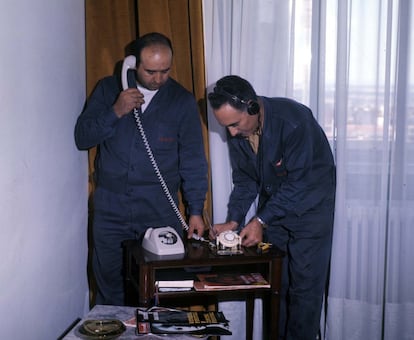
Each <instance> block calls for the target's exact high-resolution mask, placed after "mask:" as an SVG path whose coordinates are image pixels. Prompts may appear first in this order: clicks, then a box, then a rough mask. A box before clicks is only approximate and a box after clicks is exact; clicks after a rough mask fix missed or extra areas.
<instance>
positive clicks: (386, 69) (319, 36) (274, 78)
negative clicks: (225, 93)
mask: <svg viewBox="0 0 414 340" xmlns="http://www.w3.org/2000/svg"><path fill="white" fill-rule="evenodd" d="M203 6H204V7H203V11H204V32H205V51H206V74H207V90H208V92H209V91H210V90H211V88H212V86H213V85H214V83H215V81H216V80H218V79H219V78H220V77H222V76H224V75H227V74H238V75H240V76H242V77H245V78H246V79H248V80H249V81H250V82H251V83H252V84H253V86H254V87H255V88H256V90H257V92H258V94H260V95H265V96H286V97H291V98H294V99H296V100H298V101H301V102H303V103H304V104H307V105H308V106H310V107H311V108H312V110H313V112H314V114H315V116H316V118H317V119H318V121H319V123H320V124H321V126H322V127H323V128H324V130H325V132H326V134H327V136H328V138H329V140H330V142H331V146H332V150H333V153H334V157H335V160H336V164H337V177H338V186H337V201H336V212H335V213H336V219H335V226H334V240H333V251H332V261H331V274H330V283H329V293H328V296H327V298H326V301H325V302H326V305H325V309H324V313H323V315H322V322H321V332H322V337H323V338H325V339H329V340H340V339H347V340H349V339H351V340H352V339H370V340H371V339H374V340H375V339H389V340H394V339H414V264H413V262H414V204H413V203H414V202H413V201H414V67H413V65H412V64H413V63H412V60H414V59H413V58H414V54H413V49H414V23H413V21H414V6H413V4H412V1H411V0H399V1H398V0H363V1H362V0H353V1H352V0H320V1H317V0H313V1H312V0H290V1H289V0H226V1H223V0H204V1H203ZM209 129H210V153H211V167H212V182H213V183H212V190H213V218H214V222H215V223H219V222H223V221H224V220H225V218H226V210H227V209H226V206H227V201H228V197H229V193H230V191H231V188H232V184H231V169H230V165H229V160H228V154H227V146H226V143H225V134H224V131H223V130H222V128H221V127H219V126H218V125H217V122H216V121H215V118H214V117H213V115H212V113H211V112H209ZM253 209H254V208H253ZM226 308H232V306H230V307H229V305H226ZM255 334H256V333H255ZM256 338H257V339H260V337H259V335H257V337H255V339H256Z"/></svg>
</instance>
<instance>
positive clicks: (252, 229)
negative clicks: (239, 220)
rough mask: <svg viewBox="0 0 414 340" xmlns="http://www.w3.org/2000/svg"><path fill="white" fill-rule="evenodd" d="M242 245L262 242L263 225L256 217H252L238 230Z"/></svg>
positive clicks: (246, 245)
mask: <svg viewBox="0 0 414 340" xmlns="http://www.w3.org/2000/svg"><path fill="white" fill-rule="evenodd" d="M240 237H241V239H242V245H243V246H245V247H252V246H255V245H256V244H258V243H259V242H262V240H263V226H262V224H261V223H260V222H259V221H258V220H257V219H256V218H254V219H252V220H251V221H250V222H249V223H248V224H246V226H245V227H244V228H243V229H242V231H241V232H240Z"/></svg>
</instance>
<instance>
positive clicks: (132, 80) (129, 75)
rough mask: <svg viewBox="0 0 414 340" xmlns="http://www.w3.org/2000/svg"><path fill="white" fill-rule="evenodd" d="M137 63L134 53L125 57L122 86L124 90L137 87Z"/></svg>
mask: <svg viewBox="0 0 414 340" xmlns="http://www.w3.org/2000/svg"><path fill="white" fill-rule="evenodd" d="M136 64H137V59H136V58H135V56H133V55H129V56H127V57H126V58H125V59H124V63H123V64H122V70H121V81H122V88H123V89H124V90H126V89H128V88H134V89H135V88H136V87H137V81H136V77H135V72H136V71H135V68H136Z"/></svg>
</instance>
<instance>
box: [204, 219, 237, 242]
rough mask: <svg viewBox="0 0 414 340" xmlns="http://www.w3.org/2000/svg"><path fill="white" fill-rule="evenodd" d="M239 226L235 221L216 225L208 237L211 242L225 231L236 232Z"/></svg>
mask: <svg viewBox="0 0 414 340" xmlns="http://www.w3.org/2000/svg"><path fill="white" fill-rule="evenodd" d="M238 225H239V224H238V223H237V222H235V221H230V222H227V223H219V224H215V225H213V228H212V229H210V232H209V235H208V236H209V237H210V239H211V240H214V239H215V238H216V237H217V235H219V234H221V233H222V232H224V231H227V230H233V231H235V230H236V229H237V226H238Z"/></svg>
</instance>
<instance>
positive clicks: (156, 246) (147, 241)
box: [142, 226, 185, 259]
mask: <svg viewBox="0 0 414 340" xmlns="http://www.w3.org/2000/svg"><path fill="white" fill-rule="evenodd" d="M142 248H144V249H145V250H147V251H148V252H150V253H153V254H155V255H159V256H163V259H165V256H170V255H174V256H184V254H185V249H184V243H183V241H182V239H181V237H180V235H178V233H177V232H176V231H175V229H174V228H173V227H170V226H166V227H158V228H148V229H147V230H146V232H145V235H144V238H143V239H142Z"/></svg>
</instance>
